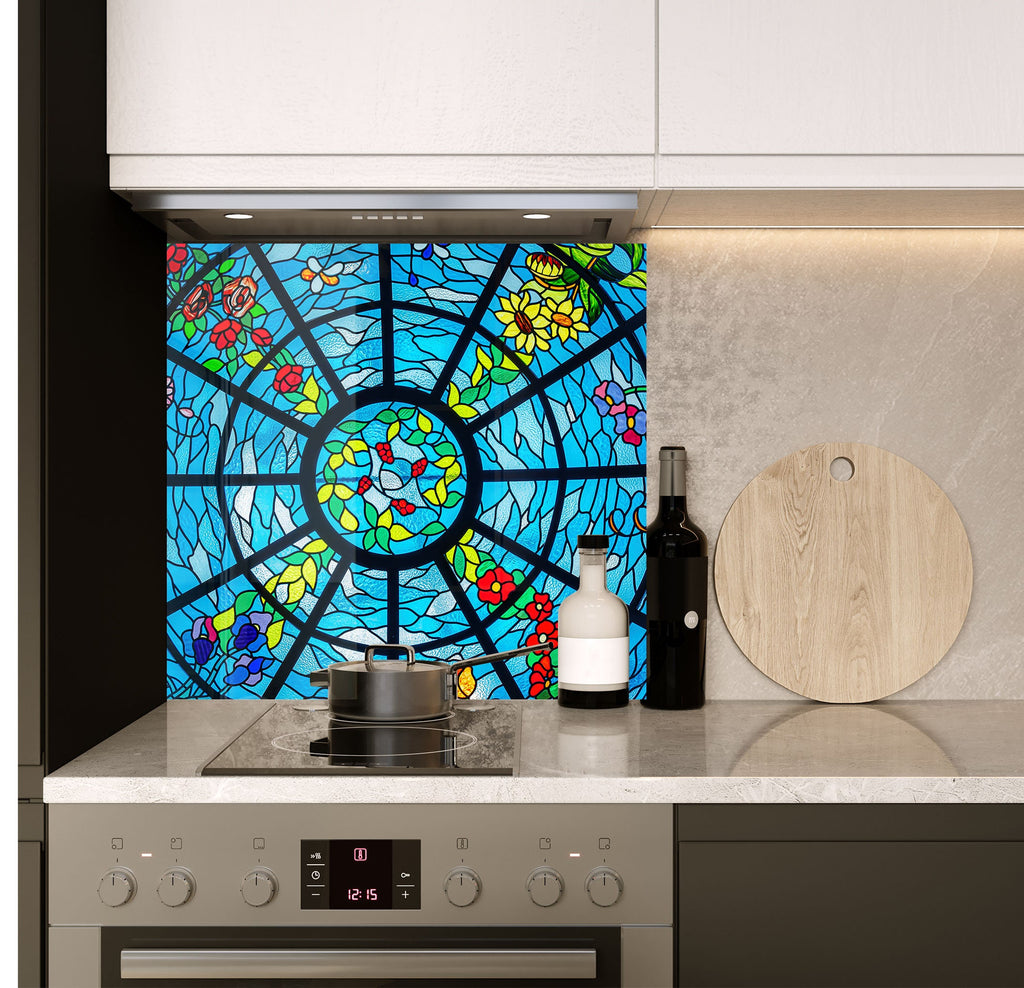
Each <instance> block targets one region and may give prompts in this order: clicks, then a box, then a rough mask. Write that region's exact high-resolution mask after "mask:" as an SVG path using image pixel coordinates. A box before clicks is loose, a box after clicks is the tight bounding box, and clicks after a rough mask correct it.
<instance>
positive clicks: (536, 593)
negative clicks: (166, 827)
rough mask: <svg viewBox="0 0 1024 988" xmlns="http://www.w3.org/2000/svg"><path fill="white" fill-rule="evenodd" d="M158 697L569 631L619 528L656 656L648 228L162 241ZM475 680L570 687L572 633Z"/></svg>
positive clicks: (625, 577)
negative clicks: (647, 517)
mask: <svg viewBox="0 0 1024 988" xmlns="http://www.w3.org/2000/svg"><path fill="white" fill-rule="evenodd" d="M167 320H168V321H167V694H168V696H169V697H246V698H253V697H266V698H272V697H300V696H311V695H313V692H314V691H313V690H312V689H311V688H310V684H309V680H308V673H309V672H310V671H311V670H313V669H317V668H320V667H323V666H326V665H329V664H330V663H332V662H339V661H344V660H352V659H359V658H361V657H362V654H363V650H364V649H365V648H366V646H367V645H371V644H379V643H383V642H401V643H403V644H408V645H413V646H415V648H416V651H417V655H419V656H422V657H424V658H434V659H446V660H455V659H457V658H460V657H461V658H470V657H472V656H475V655H478V654H482V653H485V652H496V651H502V650H507V649H512V648H516V647H519V646H521V645H537V646H538V647H540V646H541V645H542V644H543V643H547V642H551V641H554V642H555V643H557V637H558V628H557V621H556V617H557V613H558V605H559V603H560V601H561V600H562V599H563V598H564V597H566V596H567V595H568V594H570V593H572V592H573V590H575V589H576V587H577V578H576V575H575V574H574V570H575V568H576V566H575V545H576V536H577V535H579V534H581V533H584V532H605V533H607V534H608V536H609V538H610V547H609V574H608V579H609V587H610V589H612V590H613V591H614V592H615V593H617V594H618V595H619V596H620V597H621V598H622V599H623V600H624V601H625V602H626V603H627V604H628V605H629V611H630V619H631V623H630V645H631V672H630V694H631V696H634V697H635V696H640V695H642V690H643V685H644V661H645V643H644V635H645V616H644V598H643V594H644V576H645V569H644V566H645V563H644V546H643V533H642V524H643V520H644V504H645V484H644V479H645V473H646V470H645V462H646V444H645V433H646V431H647V429H646V422H647V419H646V412H645V406H646V364H645V348H646V335H645V323H646V259H645V255H644V248H643V245H641V244H623V245H613V244H543V245H537V244H325V243H311V244H294V243H271V244H261V245H255V244H244V245H243V244H169V245H168V247H167ZM459 691H460V694H461V695H463V696H470V695H471V696H481V697H514V698H518V697H540V698H549V697H552V696H557V692H558V651H557V648H553V649H552V650H551V651H550V652H549V653H548V654H547V655H544V656H542V655H541V654H540V653H531V654H529V655H527V656H525V657H520V658H518V659H513V660H512V661H510V662H508V663H507V664H500V663H499V664H497V665H495V666H494V667H493V668H492V667H491V666H488V665H483V666H477V667H474V668H472V669H467V670H464V671H463V672H462V674H461V677H460V680H459Z"/></svg>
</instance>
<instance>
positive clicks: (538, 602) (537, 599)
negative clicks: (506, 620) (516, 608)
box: [526, 593, 555, 621]
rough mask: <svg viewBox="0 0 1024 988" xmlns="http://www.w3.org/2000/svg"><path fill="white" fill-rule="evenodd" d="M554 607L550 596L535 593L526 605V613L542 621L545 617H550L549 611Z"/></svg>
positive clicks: (535, 619)
mask: <svg viewBox="0 0 1024 988" xmlns="http://www.w3.org/2000/svg"><path fill="white" fill-rule="evenodd" d="M554 609H555V605H554V604H552V603H551V598H550V597H549V596H548V595H547V594H546V593H535V594H534V595H533V600H531V601H530V603H528V604H527V605H526V613H527V614H529V615H530V617H531V618H532V619H533V620H534V621H543V620H544V619H545V618H548V617H551V612H552V611H553V610H554Z"/></svg>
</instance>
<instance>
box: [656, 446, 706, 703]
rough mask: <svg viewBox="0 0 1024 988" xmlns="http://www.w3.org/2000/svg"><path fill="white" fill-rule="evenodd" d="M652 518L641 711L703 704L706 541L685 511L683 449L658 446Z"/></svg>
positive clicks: (684, 459) (684, 461)
mask: <svg viewBox="0 0 1024 988" xmlns="http://www.w3.org/2000/svg"><path fill="white" fill-rule="evenodd" d="M658 462H659V466H660V468H661V477H660V480H659V494H660V497H659V504H658V516H657V517H656V518H655V519H654V521H653V522H652V523H651V524H650V525H648V526H647V696H646V698H645V699H644V700H643V701H642V703H643V705H644V706H646V707H656V708H658V709H661V710H695V709H696V708H697V707H702V706H704V651H705V645H706V640H707V617H708V540H707V538H706V537H705V535H704V533H703V532H702V531H701V530H700V529H699V528H698V527H697V526H696V525H695V524H694V523H693V522H692V521H691V520H690V518H689V516H688V515H687V513H686V449H685V448H684V447H683V446H663V447H662V448H661V451H660V452H659V453H658Z"/></svg>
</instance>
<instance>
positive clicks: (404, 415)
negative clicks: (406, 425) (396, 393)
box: [398, 408, 416, 421]
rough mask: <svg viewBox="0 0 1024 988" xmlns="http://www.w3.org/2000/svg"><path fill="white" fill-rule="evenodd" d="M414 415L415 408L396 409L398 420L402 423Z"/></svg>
mask: <svg viewBox="0 0 1024 988" xmlns="http://www.w3.org/2000/svg"><path fill="white" fill-rule="evenodd" d="M415 414H416V409H415V408H400V409H398V417H399V418H400V419H402V421H405V420H406V419H411V418H412V417H413V416H414V415H415Z"/></svg>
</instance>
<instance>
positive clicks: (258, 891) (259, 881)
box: [242, 868, 277, 906]
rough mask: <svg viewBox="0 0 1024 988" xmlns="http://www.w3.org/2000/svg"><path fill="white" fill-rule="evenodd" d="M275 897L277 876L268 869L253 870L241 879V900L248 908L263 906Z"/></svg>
mask: <svg viewBox="0 0 1024 988" xmlns="http://www.w3.org/2000/svg"><path fill="white" fill-rule="evenodd" d="M275 895H277V875H275V874H274V873H273V872H272V871H271V870H270V869H269V868H253V870H252V871H250V872H249V874H248V875H246V876H245V878H243V879H242V898H243V899H245V901H246V902H247V903H248V904H249V905H250V906H265V905H266V904H267V903H268V902H270V900H271V899H273V898H274V896H275Z"/></svg>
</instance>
